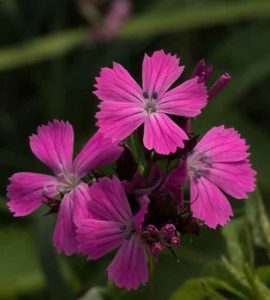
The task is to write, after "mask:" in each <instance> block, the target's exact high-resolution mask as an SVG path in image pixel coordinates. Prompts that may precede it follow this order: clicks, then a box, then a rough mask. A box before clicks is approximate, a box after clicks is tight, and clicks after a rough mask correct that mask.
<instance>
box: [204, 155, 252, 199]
mask: <svg viewBox="0 0 270 300" xmlns="http://www.w3.org/2000/svg"><path fill="white" fill-rule="evenodd" d="M255 175H256V172H255V171H254V170H253V169H252V167H251V165H250V163H249V162H248V161H246V160H244V161H239V162H232V163H214V164H213V165H212V168H211V169H210V171H209V172H207V173H206V175H205V176H206V177H207V178H208V179H209V180H210V181H211V182H213V183H214V184H215V185H217V186H218V187H219V188H221V189H222V190H223V191H224V192H225V193H227V194H229V195H231V196H233V197H235V198H237V199H245V198H247V197H248V196H247V192H253V191H254V190H255Z"/></svg>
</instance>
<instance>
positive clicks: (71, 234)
mask: <svg viewBox="0 0 270 300" xmlns="http://www.w3.org/2000/svg"><path fill="white" fill-rule="evenodd" d="M73 210H74V198H73V192H70V193H69V194H66V195H65V196H64V198H63V199H62V201H61V204H60V208H59V212H58V216H57V221H56V225H55V229H54V236H53V241H54V245H55V247H56V249H57V250H58V251H59V252H61V251H63V252H64V253H65V255H72V254H73V253H75V252H76V251H77V242H76V236H75V234H76V226H75V223H74V222H73Z"/></svg>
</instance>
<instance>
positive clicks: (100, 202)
mask: <svg viewBox="0 0 270 300" xmlns="http://www.w3.org/2000/svg"><path fill="white" fill-rule="evenodd" d="M90 194H91V203H90V204H89V210H90V213H91V215H92V218H93V219H97V220H104V221H115V222H118V223H121V224H130V223H131V222H132V221H133V216H132V212H131V208H130V206H129V203H128V199H127V196H126V194H125V191H124V188H123V186H122V184H121V182H120V181H119V179H118V178H117V177H115V176H114V177H113V178H112V179H109V178H106V177H103V178H102V179H100V180H99V181H98V182H97V183H94V184H92V186H91V187H90Z"/></svg>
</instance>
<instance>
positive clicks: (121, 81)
mask: <svg viewBox="0 0 270 300" xmlns="http://www.w3.org/2000/svg"><path fill="white" fill-rule="evenodd" d="M95 88H96V91H94V94H95V95H96V96H97V97H98V98H99V99H100V100H102V101H109V102H132V103H137V104H141V103H142V89H141V87H140V86H139V85H138V84H137V83H136V81H135V80H134V79H133V78H132V77H131V75H130V74H129V73H128V71H127V70H126V69H125V68H123V67H122V66H121V65H120V64H118V63H113V68H112V69H111V68H102V69H101V72H100V76H99V77H97V78H96V84H95Z"/></svg>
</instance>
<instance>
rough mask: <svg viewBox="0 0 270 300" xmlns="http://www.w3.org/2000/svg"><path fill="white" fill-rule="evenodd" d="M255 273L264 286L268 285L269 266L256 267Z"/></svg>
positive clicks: (269, 278) (269, 276) (269, 279)
mask: <svg viewBox="0 0 270 300" xmlns="http://www.w3.org/2000/svg"><path fill="white" fill-rule="evenodd" d="M255 272H256V274H257V276H258V277H259V278H260V280H261V281H262V282H263V283H264V284H266V285H269V284H270V265H265V266H261V267H258V268H256V270H255Z"/></svg>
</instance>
